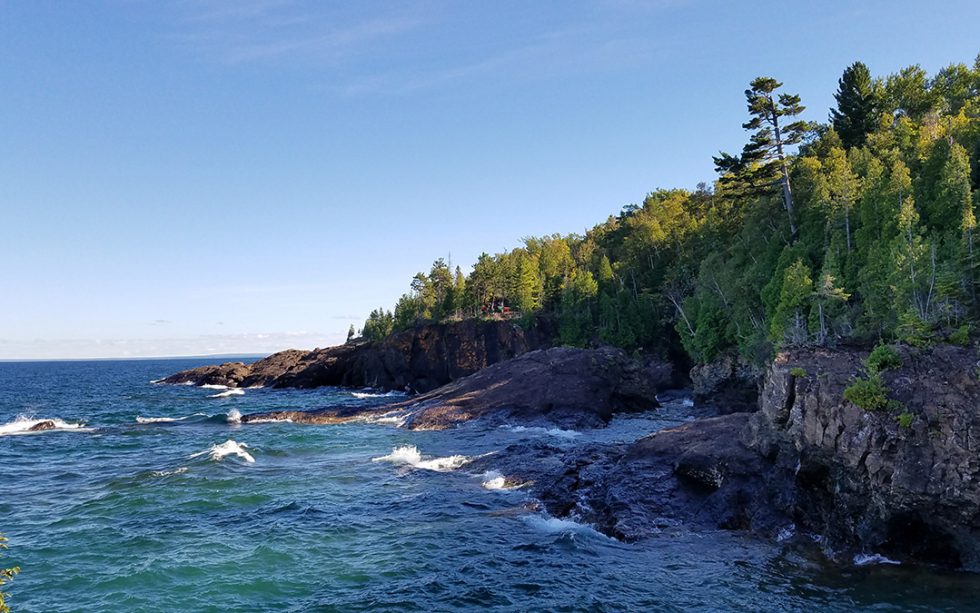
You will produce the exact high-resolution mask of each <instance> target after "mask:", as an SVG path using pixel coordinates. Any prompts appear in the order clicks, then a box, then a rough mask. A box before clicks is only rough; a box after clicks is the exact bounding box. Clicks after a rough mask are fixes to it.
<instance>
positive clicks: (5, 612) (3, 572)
mask: <svg viewBox="0 0 980 613" xmlns="http://www.w3.org/2000/svg"><path fill="white" fill-rule="evenodd" d="M6 548H7V539H6V537H4V536H3V535H2V534H0V550H3V549H6ZM19 572H20V568H19V567H17V566H14V567H11V568H0V613H10V607H9V606H8V605H7V598H8V594H7V592H5V591H4V590H3V586H4V585H5V584H7V583H10V581H11V580H13V578H14V575H16V574H17V573H19Z"/></svg>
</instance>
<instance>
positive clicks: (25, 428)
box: [0, 415, 93, 436]
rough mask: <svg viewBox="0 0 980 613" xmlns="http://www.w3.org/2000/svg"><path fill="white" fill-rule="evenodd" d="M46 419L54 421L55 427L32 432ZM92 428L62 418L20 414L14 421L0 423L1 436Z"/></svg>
mask: <svg viewBox="0 0 980 613" xmlns="http://www.w3.org/2000/svg"><path fill="white" fill-rule="evenodd" d="M45 421H50V422H52V423H53V424H54V428H50V429H48V430H37V431H35V432H31V428H33V427H34V426H36V425H37V424H39V423H41V422H45ZM92 430H93V428H86V427H85V424H73V423H69V422H66V421H63V420H60V419H35V418H32V417H24V416H23V415H18V416H17V417H16V418H15V419H14V420H13V421H10V422H7V423H5V424H2V425H0V436H9V435H14V434H40V433H41V432H92Z"/></svg>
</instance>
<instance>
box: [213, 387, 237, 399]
mask: <svg viewBox="0 0 980 613" xmlns="http://www.w3.org/2000/svg"><path fill="white" fill-rule="evenodd" d="M244 395H245V390H240V389H238V388H237V387H233V388H231V389H229V390H225V391H223V392H218V393H217V394H211V395H210V396H208V398H228V397H229V396H244Z"/></svg>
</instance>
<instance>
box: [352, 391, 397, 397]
mask: <svg viewBox="0 0 980 613" xmlns="http://www.w3.org/2000/svg"><path fill="white" fill-rule="evenodd" d="M350 395H351V396H353V397H354V398H391V397H393V396H404V395H405V394H404V393H403V392H396V391H391V392H385V393H384V394H379V393H376V392H351V393H350Z"/></svg>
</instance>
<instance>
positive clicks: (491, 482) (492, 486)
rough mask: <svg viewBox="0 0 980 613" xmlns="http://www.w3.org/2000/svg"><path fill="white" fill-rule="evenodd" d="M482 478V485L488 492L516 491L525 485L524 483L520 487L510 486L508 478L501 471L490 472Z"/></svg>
mask: <svg viewBox="0 0 980 613" xmlns="http://www.w3.org/2000/svg"><path fill="white" fill-rule="evenodd" d="M480 478H481V479H482V480H483V482H482V485H483V487H484V489H488V490H516V489H517V488H519V487H523V485H524V484H523V483H522V484H519V485H513V484H511V485H508V484H507V477H505V476H504V475H503V474H502V473H501V472H500V471H499V470H488V471H487V472H485V473H483V476H482V477H480Z"/></svg>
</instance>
